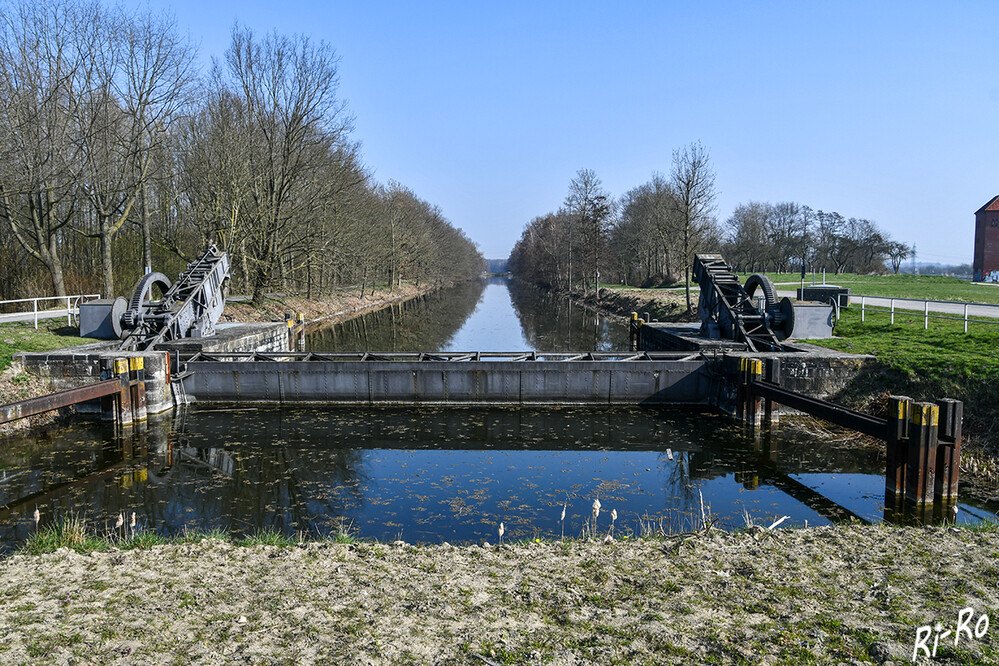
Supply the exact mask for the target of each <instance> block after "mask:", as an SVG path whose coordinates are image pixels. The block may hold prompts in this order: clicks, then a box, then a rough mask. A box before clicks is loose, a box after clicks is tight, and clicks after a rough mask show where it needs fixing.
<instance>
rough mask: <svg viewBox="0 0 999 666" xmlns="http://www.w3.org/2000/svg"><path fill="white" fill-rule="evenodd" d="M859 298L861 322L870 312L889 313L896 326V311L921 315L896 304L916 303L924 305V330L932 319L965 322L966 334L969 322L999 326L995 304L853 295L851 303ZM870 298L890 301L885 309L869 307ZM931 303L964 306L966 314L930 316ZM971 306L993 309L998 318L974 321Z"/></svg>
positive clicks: (892, 322) (997, 308) (874, 306)
mask: <svg viewBox="0 0 999 666" xmlns="http://www.w3.org/2000/svg"><path fill="white" fill-rule="evenodd" d="M858 298H859V299H860V321H862V322H864V321H867V312H868V311H870V312H885V313H888V314H889V315H890V322H891V325H892V326H894V325H895V313H896V311H897V312H899V313H900V314H910V315H911V314H919V311H918V310H911V309H907V308H906V309H903V308H896V304H897V303H916V304H919V303H922V305H923V312H922V315H923V330H927V329H929V327H930V319H950V320H953V321H963V322H964V332H965V333H967V332H968V323H969V322H970V323H973V324H990V325H993V326H996V325H999V305H995V304H994V303H964V302H961V301H930V300H923V299H920V298H891V297H888V296H863V295H856V294H851V295H850V301H851V303H852V302H854V301H855V299H858ZM868 298H876V299H878V300H881V301H888V306H887V307H885V306H877V305H868V303H867V299H868ZM930 303H942V304H945V305H956V306H963V308H964V314H963V316H960V317H958V316H954V315H950V314H940V313H937V314H930ZM971 306H975V307H985V308H992V309H993V310H994V311H995V312H996V316H995V318H986V319H981V318H978V319H972V318H971V317H969V316H968V308H969V307H971ZM986 316H987V315H986Z"/></svg>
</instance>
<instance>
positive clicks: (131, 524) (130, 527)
mask: <svg viewBox="0 0 999 666" xmlns="http://www.w3.org/2000/svg"><path fill="white" fill-rule="evenodd" d="M128 527H129V529H131V530H132V536H133V537H135V512H134V511H133V512H132V520H131V521H130V522H129V523H128Z"/></svg>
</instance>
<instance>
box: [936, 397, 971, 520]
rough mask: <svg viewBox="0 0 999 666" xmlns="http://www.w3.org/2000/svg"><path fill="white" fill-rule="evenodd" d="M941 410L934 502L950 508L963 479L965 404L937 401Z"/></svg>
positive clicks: (944, 399) (957, 401) (958, 401)
mask: <svg viewBox="0 0 999 666" xmlns="http://www.w3.org/2000/svg"><path fill="white" fill-rule="evenodd" d="M937 407H938V408H939V409H940V430H939V437H940V443H939V445H938V446H937V466H936V479H935V483H934V487H933V500H934V501H935V502H943V503H944V504H945V505H947V507H948V508H950V507H952V506H953V505H954V503H956V502H957V486H958V482H959V481H960V477H961V430H962V424H963V421H964V403H963V402H961V401H960V400H953V399H952V398H943V399H942V400H937Z"/></svg>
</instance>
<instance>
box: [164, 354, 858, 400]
mask: <svg viewBox="0 0 999 666" xmlns="http://www.w3.org/2000/svg"><path fill="white" fill-rule="evenodd" d="M814 349H815V351H814V352H813V353H793V352H775V353H772V354H759V353H754V354H749V353H746V352H739V351H734V350H713V351H701V352H696V353H690V352H637V353H627V352H602V353H601V352H592V353H578V354H573V353H533V352H529V353H524V352H510V353H498V352H497V353H451V354H445V353H433V354H427V353H424V354H419V353H385V354H371V353H356V354H332V353H330V354H320V353H297V354H296V353H267V354H261V353H254V354H212V353H204V352H203V353H199V354H196V355H194V356H192V357H189V358H186V359H185V361H184V367H185V373H184V376H183V378H182V379H181V380H180V381H178V382H176V383H175V390H176V391H178V392H179V393H182V395H180V396H178V401H179V402H186V403H206V402H207V403H258V404H293V403H299V404H301V403H305V404H308V403H323V404H345V405H392V404H407V405H411V404H424V405H454V406H459V405H478V404H492V405H642V406H664V407H667V406H668V407H687V408H693V409H702V410H705V409H707V410H720V411H722V412H726V413H730V414H734V413H735V411H736V408H737V392H738V377H739V367H740V359H744V358H746V357H750V356H751V357H753V358H762V357H771V356H772V357H775V358H776V357H779V358H781V359H782V363H783V364H784V366H783V367H784V368H785V370H784V372H783V375H782V383H783V385H785V386H787V387H788V388H790V389H792V390H796V391H801V392H802V393H805V394H807V395H812V396H815V397H826V396H828V395H830V394H832V393H835V392H836V391H838V390H839V389H841V388H842V387H843V386H845V385H846V384H847V383H848V382H849V380H850V379H851V378H852V377H853V376H854V375H855V374H856V373H857V372H858V371H859V370H860V368H861V367H862V366H863V364H864V363H865V362H866V361H867V360H868V359H869V358H870V357H864V356H856V355H852V354H841V353H837V352H831V351H828V350H821V351H819V349H820V348H814Z"/></svg>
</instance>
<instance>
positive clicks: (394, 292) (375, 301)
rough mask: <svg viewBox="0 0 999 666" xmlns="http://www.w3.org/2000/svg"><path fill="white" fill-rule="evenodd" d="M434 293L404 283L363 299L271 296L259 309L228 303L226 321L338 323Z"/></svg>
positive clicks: (343, 294)
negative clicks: (299, 318)
mask: <svg viewBox="0 0 999 666" xmlns="http://www.w3.org/2000/svg"><path fill="white" fill-rule="evenodd" d="M431 291H434V288H432V287H427V286H423V287H417V286H415V285H412V284H403V285H402V286H401V287H399V288H397V289H376V290H375V291H374V293H372V292H371V291H366V292H365V294H364V295H363V296H361V295H360V294H359V293H358V291H357V290H356V289H353V290H350V291H339V292H337V293H335V294H331V295H328V296H324V297H322V298H312V299H308V298H305V297H303V296H275V297H268V298H266V299H265V300H264V302H263V303H261V304H260V305H259V306H254V305H253V304H252V303H250V302H249V301H241V302H235V303H227V304H226V307H225V311H224V312H223V313H222V321H226V322H232V321H247V322H249V321H253V322H264V321H284V317H285V313H289V314H291V315H292V316H297V315H298V313H302V314H304V315H305V320H306V321H307V322H309V323H319V322H322V323H337V322H340V321H345V320H347V319H351V318H353V317H356V316H358V315H360V314H361V313H363V312H369V311H371V310H377V309H379V308H383V307H387V306H388V305H390V304H392V303H398V302H399V301H406V300H409V299H411V298H416V297H417V296H421V295H423V294H426V293H428V292H431Z"/></svg>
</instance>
